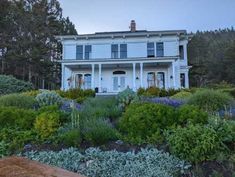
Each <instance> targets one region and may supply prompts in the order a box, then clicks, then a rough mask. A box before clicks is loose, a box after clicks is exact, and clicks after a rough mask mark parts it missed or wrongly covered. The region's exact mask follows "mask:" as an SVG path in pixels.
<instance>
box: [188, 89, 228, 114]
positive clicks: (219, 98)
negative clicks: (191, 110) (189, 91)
mask: <svg viewBox="0 0 235 177" xmlns="http://www.w3.org/2000/svg"><path fill="white" fill-rule="evenodd" d="M231 102H232V98H231V96H229V95H228V94H227V93H224V92H221V91H217V90H207V89H205V90H201V91H198V92H196V93H195V94H193V95H192V96H191V97H189V100H188V104H191V105H196V106H198V107H199V108H200V109H203V110H205V111H207V112H216V111H219V110H220V109H223V108H224V107H225V106H229V105H230V104H231Z"/></svg>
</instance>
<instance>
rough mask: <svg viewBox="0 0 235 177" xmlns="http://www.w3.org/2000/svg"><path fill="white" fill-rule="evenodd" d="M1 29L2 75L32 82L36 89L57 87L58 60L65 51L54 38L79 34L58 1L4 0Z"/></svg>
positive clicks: (1, 6) (0, 17) (2, 3)
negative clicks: (64, 15)
mask: <svg viewBox="0 0 235 177" xmlns="http://www.w3.org/2000/svg"><path fill="white" fill-rule="evenodd" d="M0 26H1V28H0V51H1V63H0V73H1V74H6V75H13V76H15V77H17V78H19V79H21V80H26V81H29V82H32V83H33V85H34V86H35V88H56V86H58V84H59V78H60V66H59V64H58V63H57V61H56V60H58V59H60V56H61V49H62V48H61V45H60V44H59V43H58V42H57V41H56V40H55V35H66V34H67V35H74V34H77V32H76V30H75V27H74V25H73V24H72V23H71V22H70V20H69V18H63V17H62V9H61V7H60V4H59V2H58V1H57V0H51V1H46V0H33V1H29V0H17V1H9V0H1V1H0ZM52 59H53V60H52ZM9 84H10V86H11V87H12V88H13V89H14V85H15V86H17V84H16V83H9ZM0 85H1V84H0ZM16 88H17V87H16ZM14 91H15V90H14ZM7 93H9V92H7Z"/></svg>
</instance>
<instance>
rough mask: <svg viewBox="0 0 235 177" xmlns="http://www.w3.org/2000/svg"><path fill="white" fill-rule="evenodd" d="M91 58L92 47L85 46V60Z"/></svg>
mask: <svg viewBox="0 0 235 177" xmlns="http://www.w3.org/2000/svg"><path fill="white" fill-rule="evenodd" d="M90 58H91V45H86V46H85V59H90Z"/></svg>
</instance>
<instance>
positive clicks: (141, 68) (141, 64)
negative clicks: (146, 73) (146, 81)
mask: <svg viewBox="0 0 235 177" xmlns="http://www.w3.org/2000/svg"><path fill="white" fill-rule="evenodd" d="M140 87H141V88H143V63H140Z"/></svg>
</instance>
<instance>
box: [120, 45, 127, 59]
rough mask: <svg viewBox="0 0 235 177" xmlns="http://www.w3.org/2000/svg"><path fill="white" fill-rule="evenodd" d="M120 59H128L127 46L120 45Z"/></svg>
mask: <svg viewBox="0 0 235 177" xmlns="http://www.w3.org/2000/svg"><path fill="white" fill-rule="evenodd" d="M120 58H127V44H120Z"/></svg>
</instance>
